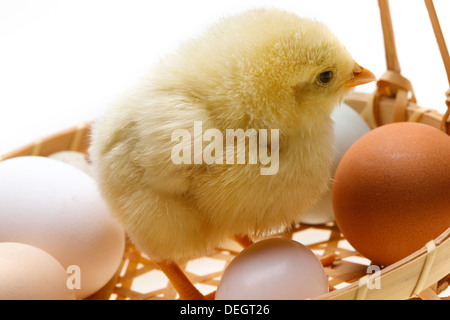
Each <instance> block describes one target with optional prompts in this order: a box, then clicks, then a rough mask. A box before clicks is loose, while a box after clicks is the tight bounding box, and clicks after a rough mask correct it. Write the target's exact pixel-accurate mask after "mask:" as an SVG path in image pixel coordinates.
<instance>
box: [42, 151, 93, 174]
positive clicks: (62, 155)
mask: <svg viewBox="0 0 450 320" xmlns="http://www.w3.org/2000/svg"><path fill="white" fill-rule="evenodd" d="M48 157H49V158H51V159H55V160H59V161H62V162H64V163H67V164H70V165H71V166H73V167H75V168H78V169H80V170H81V171H83V172H85V173H87V174H89V175H91V176H92V167H91V165H90V164H89V162H88V160H87V158H86V155H85V154H84V153H82V152H78V151H60V152H56V153H53V154H51V155H49V156H48Z"/></svg>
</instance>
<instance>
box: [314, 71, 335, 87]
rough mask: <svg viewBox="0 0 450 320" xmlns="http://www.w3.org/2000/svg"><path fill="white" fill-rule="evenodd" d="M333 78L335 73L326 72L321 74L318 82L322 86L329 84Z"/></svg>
mask: <svg viewBox="0 0 450 320" xmlns="http://www.w3.org/2000/svg"><path fill="white" fill-rule="evenodd" d="M332 78H333V71H325V72H322V73H321V74H319V76H318V77H317V80H318V81H319V83H321V84H327V83H328V82H330V80H331V79H332Z"/></svg>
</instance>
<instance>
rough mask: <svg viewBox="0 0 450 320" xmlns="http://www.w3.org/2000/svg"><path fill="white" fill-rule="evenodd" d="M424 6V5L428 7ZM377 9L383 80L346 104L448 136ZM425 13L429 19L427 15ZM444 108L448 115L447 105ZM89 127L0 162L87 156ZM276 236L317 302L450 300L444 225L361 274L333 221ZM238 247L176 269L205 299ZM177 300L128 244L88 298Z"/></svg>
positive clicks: (385, 15) (358, 260)
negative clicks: (298, 257)
mask: <svg viewBox="0 0 450 320" xmlns="http://www.w3.org/2000/svg"><path fill="white" fill-rule="evenodd" d="M426 2H427V5H430V3H431V1H426ZM379 4H380V9H381V10H380V11H381V16H382V25H383V30H384V32H385V40H386V41H385V44H386V56H387V60H388V72H387V76H383V77H381V78H380V79H379V81H378V83H377V84H378V89H377V91H376V92H375V93H374V94H361V93H353V94H352V95H351V96H350V97H349V98H348V99H347V101H346V103H347V104H348V105H350V106H351V107H352V108H353V109H355V110H356V111H357V112H359V113H360V114H361V115H363V117H364V118H365V119H366V120H367V122H368V123H369V124H370V125H371V126H372V127H376V126H378V125H382V124H385V123H390V122H394V121H415V122H421V123H424V124H427V125H430V126H432V127H435V128H438V129H444V130H446V131H448V130H449V125H448V121H447V119H448V112H447V114H446V115H442V114H440V113H439V112H437V111H435V110H430V109H425V108H422V107H419V106H418V105H417V104H416V103H415V98H414V94H413V92H412V87H411V86H410V84H409V82H408V81H407V80H406V79H404V78H403V77H401V75H400V69H399V67H398V61H397V60H396V59H397V58H396V54H395V46H394V43H393V34H392V26H391V22H390V15H389V8H388V3H387V1H385V0H380V1H379ZM429 9H430V7H429ZM431 9H433V8H432V7H431ZM430 12H431V13H430V16H432V13H433V11H430ZM434 23H435V22H434ZM433 26H435V24H434V25H433ZM447 55H448V53H447ZM443 56H444V54H443ZM444 59H445V58H444ZM398 79H401V81H400V82H402V83H401V84H400V85H399V82H398V81H396V80H398ZM403 79H404V80H403ZM449 80H450V79H449ZM447 104H448V106H449V110H450V102H449V101H448V100H447ZM90 129H91V123H89V122H87V123H82V124H80V125H79V126H77V127H75V128H71V129H68V130H66V131H63V132H60V133H58V134H55V135H53V136H50V137H48V138H45V139H40V140H37V141H35V142H34V143H32V144H30V145H28V146H25V147H23V148H20V149H18V150H16V151H14V152H11V153H9V154H6V155H4V156H2V157H0V161H1V160H5V159H8V158H12V157H18V156H25V155H40V156H48V155H51V154H53V153H56V152H59V151H65V150H72V151H79V152H83V153H85V154H86V156H88V154H87V149H88V146H89V135H90ZM449 210H450V208H449ZM276 236H282V237H288V238H292V239H295V240H297V241H300V242H301V243H303V244H305V245H306V246H307V247H309V248H310V249H311V250H313V252H314V253H316V255H317V256H318V257H319V258H321V260H322V262H323V264H324V266H325V271H326V274H327V276H328V280H329V288H330V292H329V293H328V294H325V295H323V296H320V297H318V298H319V299H447V300H448V299H450V288H449V282H450V228H449V229H447V230H446V231H445V232H444V233H442V234H441V235H440V236H439V237H437V238H436V239H434V240H432V241H430V242H429V243H427V244H426V245H425V246H424V247H423V248H421V249H420V250H418V251H416V252H414V253H413V254H411V255H410V256H408V257H406V258H404V259H402V260H401V261H398V262H397V263H395V264H393V265H390V266H388V267H386V268H384V269H382V270H380V271H377V272H375V273H372V272H368V270H370V269H368V266H369V265H370V261H369V260H368V259H366V258H365V257H363V256H362V255H360V254H359V253H358V252H356V251H355V250H354V249H353V248H352V247H351V246H350V245H349V243H348V242H347V241H346V240H345V238H344V236H343V235H342V234H341V232H340V231H339V229H338V227H337V226H336V224H335V223H333V222H330V223H327V224H324V225H314V226H313V225H304V224H297V225H294V226H293V228H292V229H291V230H290V231H289V232H286V233H283V234H278V235H276ZM241 250H242V247H241V246H239V245H238V244H237V243H236V242H233V241H231V240H230V241H229V242H227V243H224V244H223V245H222V246H221V247H220V248H216V249H214V250H213V251H211V252H210V253H209V254H208V255H207V256H205V257H199V258H198V259H194V260H191V261H188V262H186V263H184V264H182V265H181V267H182V268H183V269H184V271H185V273H186V275H187V276H188V278H189V279H190V280H191V281H192V282H193V283H194V284H195V285H196V287H197V288H198V289H199V290H200V291H201V292H202V293H204V294H205V295H207V294H209V293H213V292H214V291H215V290H216V288H217V286H218V283H219V280H220V277H221V275H222V273H223V271H224V270H225V269H226V267H227V266H228V264H229V263H230V261H231V260H232V259H233V258H234V257H235V256H236V255H237V254H238V253H239V252H240V251H241ZM377 281H379V283H380V284H381V287H380V288H378V287H377V286H376V283H377ZM176 298H177V292H176V291H175V289H174V288H173V287H172V285H171V284H170V282H169V281H168V279H167V278H166V277H165V275H164V274H163V273H162V272H161V271H160V270H159V269H158V267H157V266H156V265H155V264H154V263H153V262H152V261H151V260H149V259H148V258H147V257H146V256H145V255H143V254H142V253H141V252H139V250H138V249H137V248H136V247H135V246H134V245H133V244H132V243H130V242H128V241H127V243H126V247H125V251H124V255H123V259H122V262H121V264H120V266H119V268H118V270H117V272H116V274H115V275H114V276H113V278H112V279H111V280H110V281H109V282H108V283H107V284H106V285H105V286H104V287H103V288H102V289H101V290H99V291H98V292H97V293H95V294H94V295H92V296H91V297H89V299H176Z"/></svg>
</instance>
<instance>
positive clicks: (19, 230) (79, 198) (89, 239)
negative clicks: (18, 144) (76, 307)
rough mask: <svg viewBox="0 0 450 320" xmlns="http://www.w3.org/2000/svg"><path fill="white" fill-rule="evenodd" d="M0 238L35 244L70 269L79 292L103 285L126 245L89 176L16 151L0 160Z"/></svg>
mask: <svg viewBox="0 0 450 320" xmlns="http://www.w3.org/2000/svg"><path fill="white" fill-rule="evenodd" d="M0 181H1V183H0V241H1V242H21V243H27V244H30V245H33V246H36V247H39V248H41V249H43V250H45V251H47V252H48V253H50V254H51V255H52V256H54V257H55V258H56V259H57V260H58V261H59V262H60V263H61V264H62V265H63V267H64V268H68V267H69V266H75V268H74V269H73V270H71V272H72V276H73V277H74V279H75V280H76V279H78V282H79V283H74V285H77V286H76V287H80V288H79V289H75V293H76V295H77V298H85V297H87V296H89V295H91V294H93V293H95V292H96V291H98V290H99V289H100V288H101V287H103V286H104V285H105V284H106V283H107V282H108V281H109V280H110V279H111V277H112V276H113V275H114V273H115V272H116V270H117V268H118V266H119V264H120V262H121V259H122V256H123V250H124V245H125V235H124V231H123V229H122V228H121V226H120V225H119V224H118V223H117V222H116V221H115V220H114V219H113V218H112V217H111V216H110V212H109V210H108V207H107V206H106V204H105V202H104V201H103V199H102V197H101V196H100V193H99V191H98V188H97V185H96V183H95V181H94V179H93V178H92V177H90V176H89V175H87V174H86V173H84V172H82V171H80V170H78V169H76V168H74V167H72V166H70V165H68V164H65V163H63V162H61V161H57V160H54V159H49V158H45V157H31V156H30V157H18V158H13V159H9V160H5V161H2V162H0Z"/></svg>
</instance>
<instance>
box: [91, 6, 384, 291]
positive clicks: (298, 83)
mask: <svg viewBox="0 0 450 320" xmlns="http://www.w3.org/2000/svg"><path fill="white" fill-rule="evenodd" d="M374 79H375V77H374V76H373V74H372V73H370V72H369V71H368V70H366V69H364V68H362V67H360V66H359V65H358V64H356V63H355V61H354V60H353V59H352V57H351V56H350V54H349V53H348V52H347V50H346V49H345V47H344V46H343V45H342V44H341V43H340V42H339V41H338V40H337V39H336V37H335V36H334V35H333V34H332V33H331V31H330V30H329V29H328V28H327V27H326V26H325V25H324V24H321V23H319V22H316V21H313V20H308V19H302V18H299V17H298V16H296V15H294V14H292V13H288V12H285V11H281V10H276V9H261V10H252V11H248V12H245V13H242V14H240V15H237V16H235V17H230V18H227V19H223V20H221V21H220V22H219V23H218V24H216V25H214V26H213V27H212V28H211V29H209V30H208V31H207V32H206V33H204V34H203V35H202V36H200V37H199V38H198V39H196V40H192V41H190V42H188V43H186V44H184V45H182V46H181V47H180V48H179V49H178V50H177V52H176V53H174V54H172V55H170V56H168V57H166V58H165V59H164V60H163V61H161V62H160V63H159V64H158V65H157V66H155V67H154V69H152V70H151V73H150V74H149V76H148V77H147V78H144V79H143V80H142V83H140V85H138V87H137V88H136V89H135V90H133V91H131V92H129V93H128V94H126V95H125V96H124V97H123V98H122V99H120V101H118V102H117V103H116V104H115V105H113V106H112V108H111V109H110V110H109V111H108V112H107V114H106V115H105V116H104V117H102V118H101V119H99V120H98V121H97V123H96V124H95V126H94V131H93V136H92V146H91V150H90V153H91V156H92V159H93V163H94V165H95V167H96V170H97V180H98V183H99V187H100V189H101V191H102V194H103V196H104V198H105V199H106V200H107V202H108V203H109V205H110V207H111V210H112V212H113V214H114V216H115V217H117V218H118V220H119V221H120V222H121V223H122V224H123V225H124V226H125V228H126V230H127V233H128V235H129V236H130V238H131V239H132V240H133V241H134V243H135V244H136V245H137V246H138V248H140V250H142V251H143V252H145V253H146V254H148V255H149V256H150V257H151V258H152V259H153V260H154V261H156V262H159V264H160V265H161V266H162V269H163V271H165V272H166V274H167V275H168V277H169V278H170V279H171V281H172V282H173V283H174V285H175V287H176V288H177V289H179V291H182V292H180V295H181V297H182V298H198V297H200V296H199V295H198V292H196V291H195V288H193V286H192V287H191V288H189V285H187V286H185V287H183V286H180V285H178V284H177V283H178V282H179V280H180V279H181V282H183V281H184V280H186V279H185V278H183V275H182V274H180V272H179V271H180V270H179V269H177V267H176V264H175V262H177V261H180V260H184V259H188V258H192V257H196V256H200V255H203V254H205V253H206V252H207V251H208V250H210V249H211V248H213V247H214V246H217V245H218V244H220V242H222V241H223V240H224V239H225V238H227V237H233V236H235V235H239V236H241V237H245V236H246V235H249V236H250V237H255V236H260V235H263V234H267V233H270V232H273V231H274V230H280V229H282V228H285V227H287V226H289V225H291V224H292V222H294V221H297V220H298V218H299V216H300V215H301V214H302V213H303V212H305V211H306V210H307V209H309V208H310V207H311V206H312V205H314V203H315V202H316V201H317V200H318V199H319V198H320V196H321V195H322V193H324V191H325V190H326V188H327V185H328V181H329V179H330V167H331V163H332V158H333V125H332V120H331V119H330V114H331V112H332V110H333V108H334V107H335V106H336V105H337V104H338V103H339V102H340V100H342V99H343V97H344V96H345V94H346V93H348V91H349V89H350V88H352V87H354V86H356V85H359V84H363V83H367V82H370V81H373V80H374ZM194 123H197V125H198V124H199V123H201V126H202V130H203V131H202V132H203V133H205V132H206V131H207V130H208V129H215V130H216V132H217V131H218V132H222V133H223V141H222V142H223V143H222V145H223V146H224V148H225V145H226V142H227V138H226V130H227V129H234V130H236V129H242V130H244V131H246V130H249V129H254V130H255V132H256V137H257V138H259V139H261V133H260V132H261V131H259V130H260V129H266V130H267V132H268V138H267V140H268V145H267V150H266V149H264V148H263V147H261V146H259V145H258V146H259V147H260V150H259V152H262V151H264V152H266V151H267V152H268V153H267V154H269V155H271V156H275V153H276V154H277V155H278V157H279V159H278V161H276V159H275V158H272V161H273V162H275V161H276V162H277V163H272V164H270V165H273V168H274V169H275V170H273V171H272V172H271V173H270V174H262V171H261V169H262V168H267V167H268V166H269V165H268V164H264V163H262V162H261V161H259V162H258V163H252V164H250V163H249V160H247V162H246V163H245V164H237V163H236V164H230V163H229V162H227V161H225V160H226V159H225V158H226V150H225V149H224V151H223V161H222V163H220V161H216V162H215V163H206V161H204V159H202V158H196V155H195V154H194V153H195V152H194V150H193V149H194V148H190V149H183V150H184V151H185V152H186V153H188V152H189V153H190V154H184V155H183V156H186V158H184V159H188V158H189V159H191V163H189V162H188V161H185V162H182V163H175V162H176V161H173V157H172V153H173V152H174V146H176V145H177V144H179V143H180V141H181V140H180V139H181V138H179V139H178V140H176V139H175V141H173V134H174V132H189V133H190V137H193V138H192V145H191V146H194V147H195V146H197V147H198V146H201V147H203V148H204V150H203V151H204V152H205V151H206V149H205V147H206V146H207V145H208V143H209V142H208V141H206V140H207V139H206V137H204V136H203V137H202V136H200V137H199V136H198V135H197V136H196V135H195V133H194ZM180 129H181V131H180ZM273 129H276V130H278V131H277V132H278V137H276V134H275V133H276V132H275V130H273ZM271 132H272V135H271V134H270V133H271ZM274 137H275V138H277V139H275V140H274V139H272V138H274ZM188 138H189V137H188ZM216 138H217V137H216ZM198 139H200V140H198ZM202 140H203V142H202ZM211 140H212V139H211ZM248 141H250V138H249V139H248ZM259 141H261V140H259ZM184 142H186V141H184ZM201 143H202V144H201ZM249 145H250V143H249V142H248V143H246V144H245V146H244V147H242V145H241V146H240V147H237V148H240V149H241V150H236V152H238V151H241V152H245V154H246V157H247V159H249V157H250V154H251V153H252V152H253V154H255V153H254V150H249V149H250V147H249ZM269 150H270V151H269ZM217 155H219V156H220V155H221V154H220V150H215V153H214V155H213V156H217ZM202 160H203V161H202ZM216 160H217V158H216Z"/></svg>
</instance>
